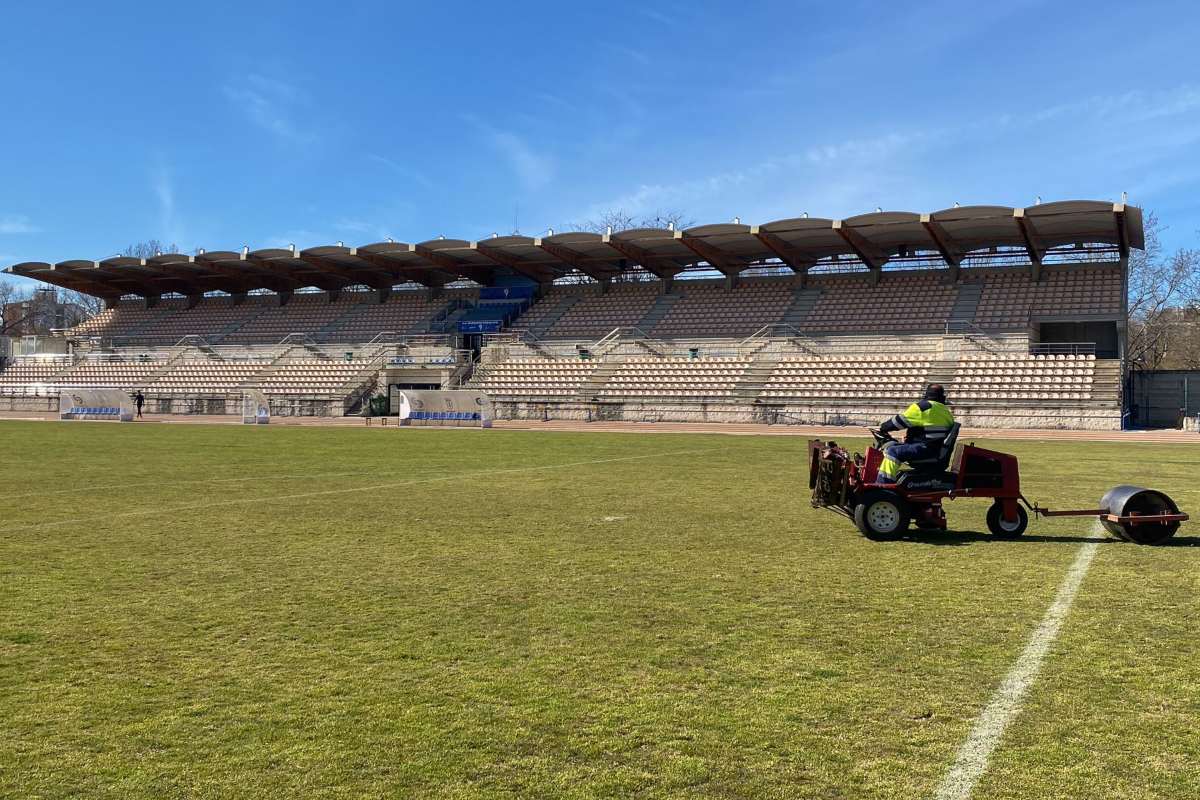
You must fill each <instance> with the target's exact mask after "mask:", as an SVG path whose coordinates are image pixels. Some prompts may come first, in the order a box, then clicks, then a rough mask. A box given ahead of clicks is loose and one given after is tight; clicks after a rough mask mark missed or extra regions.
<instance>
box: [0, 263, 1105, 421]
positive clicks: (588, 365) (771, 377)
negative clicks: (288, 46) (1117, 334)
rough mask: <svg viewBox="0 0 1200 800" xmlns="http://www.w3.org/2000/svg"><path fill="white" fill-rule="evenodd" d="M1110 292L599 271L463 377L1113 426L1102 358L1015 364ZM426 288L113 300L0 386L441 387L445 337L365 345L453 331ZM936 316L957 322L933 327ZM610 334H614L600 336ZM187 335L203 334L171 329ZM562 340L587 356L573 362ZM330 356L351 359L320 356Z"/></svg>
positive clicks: (571, 391) (949, 278)
mask: <svg viewBox="0 0 1200 800" xmlns="http://www.w3.org/2000/svg"><path fill="white" fill-rule="evenodd" d="M1122 283H1123V278H1122V274H1121V269H1120V267H1119V265H1117V264H1115V263H1114V264H1107V263H1105V264H1094V265H1086V266H1064V265H1061V264H1059V265H1047V266H1046V267H1043V269H1042V272H1041V279H1040V280H1038V281H1034V280H1033V278H1032V273H1031V270H1030V269H1029V268H1028V266H1027V265H1026V266H1024V267H1011V268H1010V267H988V268H971V267H964V268H963V269H962V270H961V271H960V272H959V274H958V280H957V281H956V280H954V276H953V275H952V274H951V273H950V271H948V270H945V269H912V270H904V269H891V270H885V271H884V272H883V274H882V275H880V276H879V279H878V280H877V281H875V280H873V276H871V275H869V274H867V273H865V272H863V271H857V272H850V273H833V272H821V271H819V270H814V271H813V272H812V274H810V275H808V276H807V281H804V282H802V281H801V279H800V278H798V277H793V276H776V275H770V276H755V277H748V278H745V279H743V280H741V281H738V282H737V283H736V285H735V286H734V287H733V288H730V287H729V286H728V283H727V281H725V280H724V279H712V278H702V279H685V278H679V279H677V280H675V281H674V282H673V283H672V284H671V285H670V288H669V291H667V292H664V288H665V287H664V285H663V284H662V283H661V282H659V281H638V282H618V283H614V284H612V285H611V286H609V287H608V288H607V291H601V288H600V287H599V286H597V285H596V284H594V283H576V284H561V285H552V286H549V287H545V288H544V291H543V292H542V294H541V296H540V297H539V298H538V299H537V301H536V302H534V303H533V304H532V306H530V307H529V308H528V309H527V310H525V311H524V313H522V314H519V315H518V316H517V317H516V318H515V320H513V322H512V324H511V325H510V327H509V328H508V329H507V331H505V332H504V334H503V335H502V336H500V337H497V338H495V339H488V338H487V337H485V338H484V340H483V343H482V346H483V349H484V353H483V358H482V359H481V360H480V364H479V366H478V367H477V368H476V370H475V375H474V378H473V379H472V380H471V383H470V385H472V386H475V387H479V388H482V389H483V390H485V391H486V392H488V393H489V394H490V395H491V396H492V397H493V398H494V399H496V400H497V401H498V402H500V403H502V404H503V403H517V404H519V403H520V402H521V401H531V402H539V403H543V404H546V405H547V406H550V407H553V406H554V404H556V403H561V404H563V406H564V407H567V406H574V407H576V409H579V407H580V405H581V404H584V405H586V404H588V403H592V402H593V401H596V400H599V401H601V403H603V413H604V414H612V413H617V414H619V413H620V411H619V406H620V405H621V404H623V403H628V404H629V407H630V408H631V409H634V408H638V409H643V410H652V409H653V406H654V405H656V404H658V405H663V406H667V405H671V406H675V407H676V408H677V409H678V408H680V406H679V405H678V404H683V412H684V413H693V412H694V413H696V414H705V413H708V411H709V410H710V409H713V408H715V409H717V411H718V413H721V414H724V413H726V412H727V411H728V410H729V409H731V408H734V407H741V408H742V409H743V410H742V411H739V412H737V413H741V414H744V415H746V416H748V417H749V416H753V415H754V414H763V415H765V416H766V418H768V419H774V417H772V416H771V415H772V414H775V415H777V414H778V413H780V411H781V409H782V410H786V411H787V413H788V414H793V415H794V414H800V415H804V414H809V416H808V417H804V418H814V417H812V414H816V415H817V417H815V418H818V419H819V420H824V419H828V417H827V416H825V414H827V413H837V414H842V412H843V411H846V410H848V409H855V408H860V409H864V412H863V413H864V414H866V413H867V411H869V412H870V413H871V414H874V413H876V412H877V411H878V407H880V406H899V405H901V404H903V403H904V402H906V401H910V400H911V399H912V398H913V397H916V396H918V395H919V393H920V392H921V390H922V389H923V387H924V386H925V385H927V384H928V383H929V382H931V381H934V380H937V381H940V382H942V383H945V384H947V386H948V388H949V390H950V392H951V396H952V398H953V400H954V402H956V403H958V404H960V406H961V407H963V408H976V407H979V408H985V409H994V411H987V412H986V413H987V414H990V415H992V417H993V418H995V419H1001V418H1002V417H1003V415H1004V413H1007V411H1008V410H1009V409H1017V408H1023V409H1026V410H1028V409H1035V410H1036V409H1041V408H1052V409H1057V410H1058V416H1054V417H1047V419H1048V420H1051V424H1055V425H1060V424H1061V425H1064V426H1069V425H1070V424H1071V423H1070V422H1069V419H1070V417H1071V415H1072V414H1074V415H1076V416H1078V415H1079V413H1083V412H1087V410H1088V409H1099V408H1101V407H1103V409H1107V410H1103V411H1097V412H1096V414H1097V419H1101V417H1102V420H1101V421H1100V422H1097V423H1096V424H1097V425H1109V424H1111V420H1110V419H1109V418H1110V417H1112V416H1113V415H1112V414H1110V413H1109V412H1110V411H1111V410H1112V409H1114V408H1115V409H1117V412H1116V414H1115V417H1114V418H1115V419H1117V424H1119V406H1120V366H1119V362H1108V361H1105V362H1103V364H1104V366H1103V367H1101V368H1100V369H1099V370H1098V369H1097V365H1096V361H1095V356H1093V355H1090V354H1088V355H1077V354H1076V353H1078V352H1081V350H1080V348H1079V347H1078V346H1076V345H1072V346H1071V354H1070V355H1065V354H1064V355H1041V354H1038V355H1030V354H1029V353H1030V350H1036V349H1038V348H1037V347H1034V346H1033V343H1031V341H1030V339H1031V335H1030V331H1029V329H1030V326H1031V323H1034V322H1042V321H1047V322H1058V321H1066V322H1072V321H1076V320H1078V321H1085V322H1091V321H1095V320H1096V319H1097V318H1100V319H1111V318H1112V317H1113V315H1115V314H1119V313H1120V312H1121V310H1122V302H1121V298H1122V291H1123V288H1122ZM494 288H495V287H493V290H494ZM430 295H431V292H430V291H428V290H425V289H411V288H401V289H397V290H395V291H393V292H392V293H391V294H390V296H389V297H388V299H387V300H386V301H385V302H383V303H379V302H378V297H379V295H378V294H377V293H375V292H366V291H355V290H347V291H343V292H342V293H340V295H339V296H338V298H337V299H336V300H334V301H333V302H330V297H329V295H328V294H326V293H324V292H301V293H296V294H294V295H292V296H291V298H290V300H289V302H287V303H286V304H284V305H280V304H279V298H277V297H275V296H274V295H269V294H260V295H252V296H248V297H245V298H242V301H241V302H235V300H234V299H233V298H231V297H226V296H215V297H210V298H206V299H203V300H202V301H200V302H199V303H198V304H196V305H194V307H193V308H190V309H189V308H186V305H187V301H185V300H183V299H180V298H174V299H165V300H163V301H161V302H160V303H158V304H157V305H155V306H154V307H152V308H149V309H147V308H144V307H142V306H141V305H140V304H137V303H131V302H126V301H122V302H120V303H118V304H116V305H115V306H114V307H112V308H110V309H107V310H105V311H104V312H103V313H101V314H100V315H98V316H97V317H96V318H94V319H92V320H89V321H88V322H85V323H83V324H82V325H80V326H78V327H77V328H76V329H75V330H74V333H75V334H77V335H78V336H79V337H80V338H81V341H80V342H79V347H78V348H77V349H76V355H75V356H74V357H73V359H72V358H70V357H64V358H62V359H56V360H50V361H44V360H43V361H39V360H35V359H30V358H20V359H17V360H16V361H14V362H13V363H12V364H10V365H9V366H8V368H7V369H5V370H4V371H3V372H0V394H4V395H5V396H6V397H9V398H20V397H24V398H30V397H33V398H37V397H40V396H42V395H46V394H47V393H48V392H53V391H54V387H56V386H68V385H71V386H80V387H86V386H95V387H98V388H100V387H106V388H120V389H125V390H128V391H132V390H134V389H141V390H143V391H144V392H145V393H146V394H147V395H148V396H150V397H151V398H157V400H158V401H160V403H159V405H158V406H156V409H157V408H163V407H164V406H163V405H162V403H167V405H168V406H169V407H170V408H180V407H185V408H186V409H191V408H192V406H195V407H196V408H197V409H200V408H203V409H211V408H215V407H219V406H220V405H221V404H224V405H225V406H226V407H227V408H230V407H232V406H230V405H229V401H228V398H229V397H230V396H231V395H236V394H238V393H240V392H241V391H242V390H243V389H244V388H249V387H261V388H262V389H263V391H265V392H266V393H268V394H270V395H271V396H272V398H273V399H272V404H273V405H275V404H276V402H277V401H278V402H279V403H280V404H281V405H286V404H292V405H294V406H299V405H306V406H307V405H312V402H317V403H324V404H325V405H326V406H328V409H330V411H329V412H328V413H342V410H344V409H348V408H351V407H357V406H355V405H354V404H355V403H358V402H359V400H360V399H361V395H362V392H363V391H364V390H365V389H369V388H370V387H372V386H375V385H377V384H376V382H377V381H382V379H383V377H384V376H383V374H382V373H381V372H379V370H380V369H383V368H387V369H389V370H396V369H411V370H413V371H414V375H416V376H418V377H417V378H415V380H414V382H416V383H426V382H427V381H430V380H434V381H445V382H447V384H448V385H451V382H452V381H453V382H454V383H453V384H452V385H458V384H457V383H456V382H457V381H459V380H462V379H464V378H465V377H466V376H467V374H468V372H469V369H470V367H471V365H470V364H469V363H468V361H467V360H466V359H465V358H460V355H459V354H457V353H456V352H455V351H454V350H453V349H452V347H451V346H450V344H448V343H447V342H448V340H447V341H445V342H443V341H441V340H437V339H421V340H415V339H411V338H410V339H409V341H408V342H407V343H405V344H404V345H403V346H400V345H394V344H393V345H384V344H381V334H385V333H390V334H392V335H393V336H399V337H412V336H414V335H416V334H419V333H423V332H429V331H431V330H432V329H436V330H438V331H443V330H455V329H457V322H458V321H459V320H460V319H463V318H464V317H466V318H469V317H470V314H471V312H470V308H471V307H472V306H473V305H475V304H477V303H479V302H484V301H481V300H480V298H481V296H482V297H487V296H488V295H486V293H481V290H480V289H477V288H451V289H446V290H444V291H442V292H441V293H440V295H439V296H438V297H436V298H432V299H431V297H430ZM1073 318H1074V319H1073ZM952 319H953V320H956V321H959V320H961V321H970V322H973V323H974V324H973V325H955V326H948V325H947V323H948V322H949V321H950V320H952ZM634 328H636V329H637V332H634V331H632V330H630V329H634ZM614 330H616V331H620V332H621V333H620V335H619V336H613V337H610V336H609V334H610V333H612V332H613V331H614ZM797 331H799V332H800V333H797ZM291 334H300V335H301V336H303V337H304V339H303V340H296V339H288V338H287V337H289V336H290V335H291ZM513 334H516V335H513ZM752 334H757V335H754V336H752ZM191 336H200V337H203V341H196V340H190V339H185V338H184V337H191ZM89 337H99V341H97V340H96V339H89ZM382 338H387V337H382ZM602 338H603V339H604V340H605V341H604V342H602V343H597V340H599V339H602ZM310 340H311V341H310ZM114 341H115V342H117V343H118V346H117V347H115V348H111V347H108V344H109V343H111V342H114ZM1048 341H1053V340H1048ZM321 342H331V343H336V346H332V347H328V348H325V349H322V348H321V347H320V344H319V343H321ZM464 343H465V340H464V342H458V343H457V344H455V345H454V346H463V344H464ZM121 344H127V345H128V346H125V347H122V346H120V345H121ZM134 345H136V348H137V349H136V350H135V349H134ZM387 347H391V349H390V350H388V349H386V348H387ZM580 347H587V348H588V349H590V350H591V351H592V352H591V358H590V359H587V360H585V359H581V358H580V357H579V352H580V350H579V348H580ZM89 351H90V354H89ZM346 352H349V353H353V357H352V360H350V361H346V360H343V359H341V358H339V357H337V356H340V355H341V354H342V353H346ZM1082 352H1086V348H1085V349H1084V350H1082ZM72 361H74V363H73V364H72ZM1113 363H1116V366H1115V367H1114V366H1113ZM1114 369H1115V371H1114ZM164 398H165V399H164ZM192 398H196V399H197V400H203V401H204V402H202V403H196V404H192V403H191V399H192ZM222 398H223V399H222ZM175 401H179V402H178V403H177V402H175ZM293 401H295V403H293ZM342 401H345V402H344V403H343V402H342ZM14 402H15V401H14ZM689 404H690V405H689ZM614 407H616V408H614ZM806 409H808V410H806ZM814 409H815V410H814ZM810 411H811V413H810ZM204 413H222V412H220V411H217V412H212V411H207V410H206V411H205V412H204ZM224 413H231V412H228V411H226V412H224ZM296 413H305V412H296ZM321 413H326V412H321ZM529 413H535V412H534V411H531V412H529ZM536 413H547V412H546V411H545V409H543V410H542V411H540V412H536ZM578 413H580V414H590V413H591V412H590V411H589V412H583V411H579V412H578ZM639 413H640V412H639ZM729 413H734V412H732V411H730V412H729ZM1014 413H1016V414H1019V412H1014ZM1105 414H1107V415H1108V416H1104V415H1105ZM754 418H756V419H757V418H759V417H754ZM789 418H790V417H789ZM1026 418H1028V415H1027V414H1026ZM1062 420H1068V421H1065V422H1064V421H1062Z"/></svg>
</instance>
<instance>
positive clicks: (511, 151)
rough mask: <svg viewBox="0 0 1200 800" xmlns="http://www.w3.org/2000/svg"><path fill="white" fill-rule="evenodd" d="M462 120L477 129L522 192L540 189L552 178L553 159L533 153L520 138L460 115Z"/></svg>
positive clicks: (479, 120)
mask: <svg viewBox="0 0 1200 800" xmlns="http://www.w3.org/2000/svg"><path fill="white" fill-rule="evenodd" d="M463 119H464V120H466V121H467V122H469V123H471V124H472V125H474V126H475V127H476V128H478V129H479V131H480V132H481V133H482V134H483V135H484V138H485V140H486V141H487V143H488V144H489V145H490V146H491V147H492V149H493V150H495V151H496V152H498V153H499V154H500V155H501V156H502V157H503V158H504V160H505V161H506V162H508V165H509V167H510V168H511V169H512V171H513V172H514V173H515V174H516V176H517V178H518V179H519V180H520V181H521V184H522V185H523V186H524V187H525V188H526V189H540V188H542V187H543V186H545V185H546V184H548V183H550V181H551V180H552V179H553V178H554V167H555V164H554V159H553V158H552V157H551V156H549V155H547V154H545V153H540V152H538V151H537V150H535V149H534V148H533V146H532V145H531V144H530V143H529V142H528V141H526V140H525V138H524V137H522V136H520V135H519V134H517V133H514V132H512V131H507V130H502V129H500V128H494V127H492V126H491V125H488V124H487V123H486V122H484V121H482V120H481V119H479V118H478V117H475V116H473V115H471V114H464V115H463Z"/></svg>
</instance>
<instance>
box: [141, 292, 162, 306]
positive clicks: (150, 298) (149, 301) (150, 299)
mask: <svg viewBox="0 0 1200 800" xmlns="http://www.w3.org/2000/svg"><path fill="white" fill-rule="evenodd" d="M144 299H145V301H146V308H154V307H155V306H156V305H158V301H159V299H160V297H159V295H156V294H148V295H145V296H144Z"/></svg>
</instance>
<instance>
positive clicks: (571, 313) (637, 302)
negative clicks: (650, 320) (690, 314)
mask: <svg viewBox="0 0 1200 800" xmlns="http://www.w3.org/2000/svg"><path fill="white" fill-rule="evenodd" d="M661 287H662V285H661V284H659V283H658V282H654V283H627V284H616V285H614V286H612V287H611V288H610V289H609V290H608V291H607V292H605V293H603V294H601V293H600V292H599V290H598V288H597V287H596V286H594V285H592V286H579V287H571V286H564V287H554V288H552V289H550V290H549V291H548V292H546V294H545V295H544V296H543V297H542V299H541V300H540V301H539V302H538V303H536V304H535V305H534V306H533V307H532V308H531V309H530V310H529V311H527V312H526V313H525V314H523V315H522V316H520V317H518V318H517V320H516V322H515V323H514V324H513V326H512V327H513V330H516V331H525V330H531V329H536V328H537V327H538V326H539V325H540V324H541V323H542V322H543V321H544V320H545V317H546V316H548V315H549V314H551V313H554V309H555V308H556V307H557V306H558V304H559V302H560V301H561V300H562V299H563V297H564V296H566V295H568V294H575V295H577V296H578V297H579V300H578V301H577V302H576V303H575V304H574V305H572V306H571V307H570V308H568V309H567V310H566V311H565V312H564V313H563V314H562V316H561V317H559V318H558V319H557V320H556V321H555V322H554V323H553V325H552V326H551V327H550V328H549V329H548V330H546V331H544V332H543V333H542V334H541V336H542V338H555V339H599V338H600V337H602V336H605V335H606V334H608V333H610V332H611V331H612V330H613V329H614V328H630V327H636V326H637V324H638V323H639V322H641V321H642V319H643V318H644V317H645V316H646V314H647V313H649V311H650V308H651V307H652V306H653V305H654V302H655V300H657V299H658V296H659V294H660V290H661Z"/></svg>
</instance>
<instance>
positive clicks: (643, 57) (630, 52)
mask: <svg viewBox="0 0 1200 800" xmlns="http://www.w3.org/2000/svg"><path fill="white" fill-rule="evenodd" d="M605 46H606V47H608V48H609V49H610V50H612V51H613V52H614V53H616V54H617V55H618V56H620V57H621V58H623V59H625V60H627V61H633V62H636V63H638V64H640V65H642V66H643V67H644V66H648V65H649V64H650V56H649V55H647V54H646V53H645V52H643V51H641V50H635V49H633V48H632V47H629V46H628V45H624V44H618V43H617V42H606V43H605Z"/></svg>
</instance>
